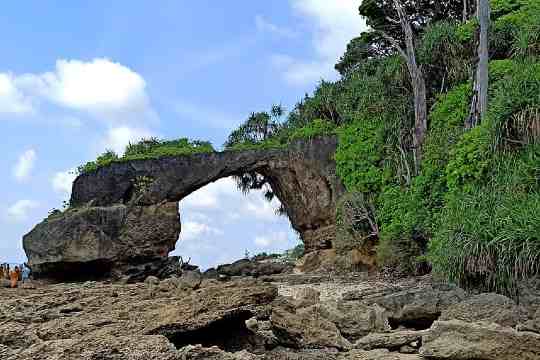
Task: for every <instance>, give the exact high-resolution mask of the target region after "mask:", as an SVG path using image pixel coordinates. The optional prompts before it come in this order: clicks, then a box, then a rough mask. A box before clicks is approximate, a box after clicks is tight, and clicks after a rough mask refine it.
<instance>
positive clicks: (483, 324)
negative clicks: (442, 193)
mask: <svg viewBox="0 0 540 360" xmlns="http://www.w3.org/2000/svg"><path fill="white" fill-rule="evenodd" d="M186 274H187V273H186ZM186 274H184V275H186ZM192 275H195V272H194V273H193V274H192ZM190 276H191V275H186V277H190ZM195 278H197V281H196V282H195V284H196V285H197V286H194V287H193V286H181V285H180V284H181V282H182V279H181V278H169V279H166V280H159V279H158V278H156V277H149V278H148V279H147V281H146V282H145V283H135V284H121V283H110V282H86V283H74V284H54V285H46V286H41V285H39V283H34V284H35V285H36V286H35V287H34V288H32V289H23V288H16V289H0V358H1V359H8V360H19V359H23V360H25V359H28V360H30V359H38V360H39V359H62V360H63V359H65V360H68V359H69V360H71V359H108V360H113V359H114V360H123V359H133V360H135V359H137V360H139V359H158V360H160V359H163V360H169V359H170V360H173V359H174V360H177V359H178V360H180V359H181V360H186V359H228V360H252V359H253V360H254V359H260V360H281V359H293V360H294V359H296V360H349V359H352V360H354V359H362V360H365V359H372V360H420V359H433V360H443V359H454V360H465V359H467V360H468V359H486V360H513V359H518V360H522V359H523V360H527V359H538V358H540V357H539V356H540V348H539V346H540V334H537V333H534V332H532V331H529V330H526V328H525V327H524V325H525V324H518V325H517V326H514V327H511V325H513V324H514V323H515V322H516V321H515V319H517V318H515V317H514V316H508V314H512V313H513V314H521V309H519V308H518V307H516V305H515V304H514V303H513V302H511V301H510V300H509V299H507V298H504V297H500V296H498V295H494V294H481V295H476V296H470V295H468V294H466V299H460V298H461V295H459V296H455V295H456V294H458V293H459V289H457V288H455V287H447V288H444V287H442V286H441V285H440V284H431V282H430V280H429V279H427V278H423V279H421V280H419V279H413V280H412V281H409V280H400V281H399V282H397V283H391V284H390V283H387V282H385V281H382V280H380V279H372V278H368V279H364V280H360V279H359V278H358V277H356V276H352V275H351V276H349V277H348V278H345V277H340V278H337V279H336V278H333V279H332V280H331V281H329V280H328V277H327V278H326V280H317V278H316V277H315V276H307V275H286V276H283V275H279V276H276V277H268V278H266V279H264V280H256V279H251V278H249V279H238V278H233V279H231V280H230V281H227V282H219V281H217V280H203V281H202V282H201V283H199V282H198V280H199V277H198V276H195ZM318 279H322V277H320V276H318ZM306 281H308V282H306ZM276 285H277V286H276ZM338 288H347V289H349V291H347V292H346V293H345V292H342V291H337V289H338ZM422 292H424V293H425V297H426V298H423V296H424V295H421V293H422ZM344 294H346V296H344ZM405 294H409V295H407V296H406V295H405ZM412 295H414V296H412ZM538 295H539V294H538V293H537V294H533V293H532V292H531V296H532V297H535V298H538ZM428 297H435V299H434V300H433V302H429V301H428V300H427V298H428ZM374 299H377V301H376V302H373V300H374ZM381 299H384V300H381ZM430 301H431V300H430ZM421 303H424V304H427V307H428V314H431V313H432V310H431V309H429V308H431V307H432V305H430V304H436V303H439V305H438V306H439V307H438V309H439V310H440V311H441V312H442V314H443V315H442V316H444V317H445V319H447V320H444V321H442V320H436V321H435V322H434V323H433V324H432V325H431V326H429V328H427V329H424V330H415V329H414V326H416V325H417V324H418V323H414V322H412V323H402V324H399V327H398V328H397V329H391V328H390V327H388V320H391V318H388V316H396V314H399V313H400V312H402V311H403V309H408V308H412V307H416V306H418V305H419V304H421ZM534 303H536V302H534ZM380 304H386V305H387V308H383V307H382V305H380ZM391 304H395V305H391ZM499 306H500V307H499ZM483 307H485V310H483ZM516 310H519V311H517V312H515V311H516ZM508 311H510V312H509V313H508ZM499 312H500V313H505V312H507V314H506V315H505V314H503V316H500V314H498V313H499ZM527 312H528V318H529V319H531V321H534V319H535V318H537V315H538V314H537V312H538V309H537V308H534V307H531V308H529V307H527ZM414 313H415V314H420V313H419V312H418V311H417V310H415V312H414ZM453 317H455V318H456V319H452V318H453ZM519 319H521V317H519ZM494 321H497V322H499V323H504V324H505V325H501V324H497V323H495V322H494ZM407 326H412V328H408V327H407ZM353 344H354V345H353Z"/></svg>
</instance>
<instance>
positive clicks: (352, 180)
mask: <svg viewBox="0 0 540 360" xmlns="http://www.w3.org/2000/svg"><path fill="white" fill-rule="evenodd" d="M382 130H383V129H382V127H381V124H380V123H377V122H376V121H361V120H359V121H356V122H354V123H352V124H350V125H347V126H344V127H342V128H340V129H339V130H338V134H339V145H338V148H337V150H336V155H335V159H336V172H337V174H338V176H339V177H340V178H341V179H342V181H343V183H344V184H345V187H346V188H347V189H348V190H349V191H359V192H363V193H370V192H372V193H377V192H378V191H379V190H380V189H381V187H382V185H383V182H384V171H383V169H382V168H381V162H382V153H381V148H382V147H383V144H384V133H383V131H382Z"/></svg>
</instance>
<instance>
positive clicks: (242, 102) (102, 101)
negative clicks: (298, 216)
mask: <svg viewBox="0 0 540 360" xmlns="http://www.w3.org/2000/svg"><path fill="white" fill-rule="evenodd" d="M358 5H359V1H357V0H332V1H329V0H276V1H272V2H262V1H246V0H235V1H228V2H217V1H210V0H200V1H184V0H176V1H165V0H162V1H152V2H151V1H142V0H139V1H138V0H130V1H123V0H116V1H92V2H68V1H60V0H58V1H39V2H36V1H32V2H30V1H18V2H7V3H5V4H3V6H2V11H1V12H0V33H1V34H3V36H2V45H1V46H2V56H0V129H1V133H2V141H1V142H0V151H1V153H2V154H3V155H2V157H0V166H1V168H2V169H3V176H2V177H1V178H0V195H1V198H2V199H3V201H2V202H1V203H0V226H1V229H2V231H1V233H0V261H11V262H20V261H23V260H24V259H25V255H24V252H23V251H22V245H21V242H22V240H21V239H22V235H23V234H25V233H26V232H28V231H29V230H30V229H31V228H32V227H33V226H34V225H35V224H36V223H38V222H39V221H41V220H42V219H43V218H44V217H46V216H47V213H48V211H49V210H50V209H52V208H59V207H61V205H62V201H63V200H65V199H67V198H68V197H69V193H70V188H71V181H72V180H73V175H71V174H70V171H71V170H72V169H74V168H75V167H77V166H78V165H79V164H81V163H84V162H86V161H88V160H90V159H93V158H95V156H96V155H97V154H99V153H100V152H102V151H103V150H105V149H106V148H112V149H115V150H116V151H118V152H121V151H122V149H123V148H124V146H125V145H126V144H127V143H128V142H129V141H136V140H138V139H140V138H141V137H148V136H158V137H162V138H178V137H190V138H198V139H205V140H210V141H212V143H213V144H214V146H216V147H220V146H221V144H223V142H224V141H225V139H226V137H227V135H228V133H229V132H230V130H231V129H233V128H234V127H235V126H237V125H238V124H239V123H240V122H242V121H243V120H244V119H245V118H246V117H247V116H248V115H249V113H250V112H252V111H261V110H267V109H269V108H270V106H271V104H274V103H282V104H283V105H285V106H286V107H287V108H289V109H290V108H291V107H292V106H293V105H294V103H296V101H298V100H299V99H300V98H301V97H302V96H303V95H304V94H305V93H306V92H311V91H312V90H313V89H314V87H315V85H316V83H317V82H318V81H319V80H320V79H321V78H324V79H328V80H330V79H335V78H336V73H335V72H334V70H333V64H334V63H335V62H336V60H337V58H338V57H339V56H340V55H341V54H342V53H343V51H344V49H345V46H346V44H347V42H348V41H349V40H350V39H351V38H353V37H354V36H356V35H357V34H359V33H360V31H361V30H363V29H364V23H363V21H362V19H361V18H360V17H359V16H358V15H357V7H358ZM276 206H277V204H268V203H265V202H264V201H263V200H262V195H261V194H258V193H254V194H250V195H248V196H247V197H246V196H244V195H242V194H241V193H240V192H239V191H238V190H236V189H235V185H234V182H233V181H232V180H231V179H224V180H222V181H219V182H217V183H215V184H211V185H208V186H207V187H205V188H203V189H201V190H199V191H197V192H196V193H194V194H193V195H191V196H190V197H189V198H187V199H185V200H184V201H182V202H181V217H182V225H183V231H182V235H181V241H179V242H178V244H177V251H176V253H180V254H182V255H184V256H185V257H191V258H192V263H195V264H200V265H202V266H203V267H208V266H211V265H214V264H217V263H221V262H227V261H231V260H234V259H236V258H239V257H242V256H243V254H244V251H245V250H249V251H250V252H251V253H256V252H259V251H275V250H283V249H286V248H289V247H291V246H294V245H295V244H296V242H297V240H296V235H295V234H294V233H293V232H292V231H291V230H290V226H289V222H288V220H287V219H286V218H280V217H278V216H276V215H274V213H273V209H274V207H276Z"/></svg>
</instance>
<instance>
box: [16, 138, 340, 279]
mask: <svg viewBox="0 0 540 360" xmlns="http://www.w3.org/2000/svg"><path fill="white" fill-rule="evenodd" d="M336 146H337V139H336V138H334V137H322V138H316V139H311V140H303V141H298V142H295V143H293V144H291V145H290V146H289V148H287V149H266V150H245V151H225V152H221V153H209V154H193V155H185V156H176V157H164V158H160V159H149V160H135V161H130V162H120V163H113V164H111V165H110V166H107V167H103V168H100V169H98V170H97V171H95V172H93V173H89V174H84V175H81V176H79V177H78V178H77V179H76V180H75V182H74V185H73V191H72V196H71V208H70V210H68V211H66V212H63V213H61V212H57V213H55V214H53V215H52V216H50V217H49V218H48V219H46V220H45V221H43V222H42V223H41V224H39V225H37V226H36V228H35V229H33V230H32V231H31V232H30V233H29V234H27V235H26V236H25V237H24V240H23V244H24V249H25V251H26V255H27V257H28V260H29V265H30V266H31V267H32V270H33V273H34V275H37V276H42V277H60V278H61V277H62V276H63V275H65V274H67V273H76V274H78V275H80V276H81V277H83V275H84V274H85V272H88V273H89V274H88V275H93V274H94V273H96V272H97V273H106V272H110V271H112V270H121V269H122V268H125V269H126V271H129V267H126V266H125V265H133V264H135V265H137V267H136V271H138V272H141V270H142V272H143V273H144V268H145V266H146V265H148V266H149V267H150V268H151V269H152V268H155V267H156V265H160V261H161V259H162V258H163V257H166V256H167V255H168V253H169V252H170V251H171V250H173V249H174V246H175V243H176V241H177V240H178V232H179V230H180V220H179V216H178V211H177V203H178V202H179V201H180V200H182V199H183V198H184V197H186V196H187V195H189V194H191V193H192V192H194V191H196V190H197V189H199V188H201V187H203V186H205V185H207V184H208V183H211V182H213V181H216V180H218V179H221V178H224V177H228V176H232V175H240V174H243V173H245V172H253V171H254V172H257V173H260V174H261V175H264V176H265V177H266V178H267V179H268V181H269V183H270V186H271V187H272V189H273V191H274V193H275V194H276V196H277V197H278V198H279V200H280V201H281V203H282V205H283V207H284V209H285V211H286V213H287V215H288V217H289V219H290V221H291V224H292V226H293V228H294V229H295V230H297V231H298V232H299V234H300V236H301V238H302V240H303V241H304V244H305V248H306V251H307V252H310V251H314V250H317V249H321V248H331V247H332V242H333V240H334V238H335V213H336V203H337V199H338V198H339V197H340V195H341V194H342V193H343V192H344V188H343V185H342V184H341V182H340V180H339V179H338V178H337V176H336V174H335V161H334V158H333V156H334V152H335V149H336ZM140 265H142V266H140ZM71 269H73V271H72V270H71ZM68 270H69V271H68ZM150 274H152V271H149V272H147V273H146V275H150ZM141 276H142V275H141ZM143 278H144V276H143Z"/></svg>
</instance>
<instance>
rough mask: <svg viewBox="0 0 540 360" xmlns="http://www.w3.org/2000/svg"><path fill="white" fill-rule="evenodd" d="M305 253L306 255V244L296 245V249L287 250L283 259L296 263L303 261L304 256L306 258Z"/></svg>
mask: <svg viewBox="0 0 540 360" xmlns="http://www.w3.org/2000/svg"><path fill="white" fill-rule="evenodd" d="M304 253H305V248H304V244H303V243H300V244H298V245H296V246H295V247H294V248H292V249H289V250H286V251H285V253H284V254H283V257H284V258H285V260H286V261H289V262H295V261H297V260H299V259H301V258H302V256H304Z"/></svg>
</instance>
